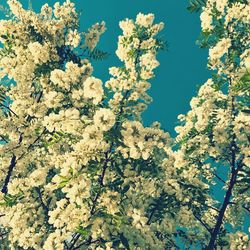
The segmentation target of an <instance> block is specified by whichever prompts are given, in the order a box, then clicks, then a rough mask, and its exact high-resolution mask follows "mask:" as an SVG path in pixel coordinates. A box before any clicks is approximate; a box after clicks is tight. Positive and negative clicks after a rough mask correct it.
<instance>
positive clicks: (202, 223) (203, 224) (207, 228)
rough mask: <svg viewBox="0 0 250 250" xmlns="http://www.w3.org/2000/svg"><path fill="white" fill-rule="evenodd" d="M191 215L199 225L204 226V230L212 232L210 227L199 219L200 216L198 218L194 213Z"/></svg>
mask: <svg viewBox="0 0 250 250" xmlns="http://www.w3.org/2000/svg"><path fill="white" fill-rule="evenodd" d="M193 216H194V217H195V218H196V219H197V220H198V221H199V222H200V223H201V225H202V226H203V227H205V228H206V230H207V231H208V232H209V233H210V234H211V233H212V229H211V228H209V227H208V226H207V225H206V224H205V223H204V222H203V221H202V220H201V218H199V217H198V216H197V215H195V214H194V213H193Z"/></svg>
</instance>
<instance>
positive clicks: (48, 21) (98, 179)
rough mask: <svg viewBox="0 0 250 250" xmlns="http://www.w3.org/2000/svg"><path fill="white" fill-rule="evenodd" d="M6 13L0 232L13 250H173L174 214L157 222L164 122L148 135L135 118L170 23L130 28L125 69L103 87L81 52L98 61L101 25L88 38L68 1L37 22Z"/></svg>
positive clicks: (15, 8) (148, 21) (14, 7)
mask: <svg viewBox="0 0 250 250" xmlns="http://www.w3.org/2000/svg"><path fill="white" fill-rule="evenodd" d="M8 4H9V8H10V11H11V15H10V16H11V19H9V20H2V21H1V24H0V37H1V42H2V44H3V47H2V48H1V50H0V55H1V56H0V72H1V78H2V81H3V82H6V81H7V84H4V83H3V84H2V85H1V98H2V96H3V97H5V99H1V127H0V136H1V141H2V143H1V145H0V155H1V163H0V171H1V182H0V183H1V186H2V189H1V191H2V192H1V197H0V199H1V207H0V211H1V217H0V224H1V228H2V229H4V230H5V231H6V233H7V234H6V235H7V236H5V240H6V241H7V244H8V246H9V247H10V249H17V248H18V249H19V248H21V249H46V250H52V249H58V250H60V249H77V248H79V247H80V246H82V245H86V246H89V247H90V248H91V249H117V247H119V248H124V247H125V248H128V247H130V248H134V247H136V248H138V249H139V248H140V249H145V248H150V249H151V248H152V249H154V248H155V249H156V248H158V246H161V247H164V246H167V245H170V246H172V245H173V241H172V237H171V234H172V232H173V231H174V230H175V227H174V226H171V227H169V226H167V225H168V224H169V219H170V217H171V216H170V214H167V213H166V214H165V215H162V216H161V219H160V220H158V219H157V217H155V216H158V214H160V213H161V212H162V210H161V209H159V211H158V210H157V213H156V207H155V206H154V202H155V201H156V200H158V199H160V197H161V195H162V194H163V193H164V190H163V188H162V185H161V183H162V180H163V179H164V174H163V173H164V168H165V166H164V165H162V163H163V159H164V158H165V157H166V156H167V152H168V150H169V145H170V138H169V135H168V134H167V133H165V132H164V131H162V130H161V129H160V126H159V124H153V125H152V126H151V127H148V128H146V127H144V126H143V124H142V123H141V122H140V121H139V120H138V119H139V118H140V114H141V112H142V111H143V110H144V109H145V107H146V103H148V102H149V101H150V100H151V98H150V97H149V96H148V95H147V93H146V91H147V90H148V89H149V88H150V83H149V82H148V81H149V80H150V79H151V78H152V77H153V76H154V73H153V70H154V69H155V68H156V67H157V66H158V65H159V63H158V61H157V60H156V55H157V52H158V50H159V49H160V48H161V46H162V43H161V42H160V40H159V39H158V38H157V37H156V36H157V34H158V32H159V31H160V30H161V29H162V28H163V24H162V23H160V24H153V22H154V15H153V14H148V15H144V14H142V13H140V14H139V15H138V16H137V19H136V21H135V22H134V21H133V20H128V19H127V20H125V21H122V22H121V23H120V26H121V28H122V30H123V35H122V36H120V37H119V43H118V50H117V55H118V57H119V58H120V59H121V61H122V62H123V63H124V65H123V66H121V67H112V68H110V73H111V75H112V78H110V80H108V81H107V82H106V83H105V84H103V82H102V81H101V80H100V79H98V78H96V77H94V76H93V75H92V73H93V67H92V65H91V62H90V60H88V59H87V56H86V57H85V56H84V52H86V51H88V54H87V55H90V53H91V52H92V51H94V49H95V48H96V46H97V43H98V41H99V39H100V35H101V34H102V33H103V32H104V31H105V23H104V22H101V23H97V24H95V25H93V26H92V27H91V28H90V29H88V30H87V31H86V32H84V33H81V32H80V31H79V23H78V14H77V11H76V10H75V7H74V4H73V3H72V2H70V1H69V0H67V1H66V2H64V3H63V4H60V3H56V4H55V5H54V8H51V7H49V6H48V5H47V4H46V5H44V6H43V7H42V8H41V12H40V13H38V14H36V13H35V12H34V11H32V10H25V9H23V7H22V5H21V4H20V2H18V1H16V0H9V1H8ZM80 51H82V53H81V52H80ZM79 54H82V55H81V56H79ZM7 78H8V79H7ZM157 209H158V208H157ZM177 215H178V211H177ZM161 231H164V232H165V233H166V234H167V235H169V237H170V238H169V237H165V238H164V240H163V239H162V236H161V234H159V232H161Z"/></svg>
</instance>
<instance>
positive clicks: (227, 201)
mask: <svg viewBox="0 0 250 250" xmlns="http://www.w3.org/2000/svg"><path fill="white" fill-rule="evenodd" d="M234 101H235V98H234V97H233V96H232V98H231V105H232V112H231V113H232V119H234V117H235V104H234ZM232 130H233V129H232ZM235 139H236V135H235V134H234V133H233V136H232V140H231V144H230V149H231V177H230V182H229V185H228V189H227V191H226V194H225V197H224V201H223V204H222V206H221V208H220V212H219V214H218V217H217V221H216V223H215V226H214V228H213V230H212V234H211V238H210V240H209V243H208V246H207V247H206V249H207V250H211V249H214V248H215V242H216V240H217V237H218V234H219V232H220V230H221V226H222V223H223V219H224V215H225V212H226V209H227V207H228V205H229V204H230V199H231V197H232V193H233V188H234V185H235V183H236V180H237V174H238V172H239V171H240V169H241V168H242V166H243V165H242V164H241V165H238V164H237V161H236V149H237V145H236V140H235ZM236 166H237V168H236Z"/></svg>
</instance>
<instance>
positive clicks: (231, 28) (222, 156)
mask: <svg viewBox="0 0 250 250" xmlns="http://www.w3.org/2000/svg"><path fill="white" fill-rule="evenodd" d="M249 17H250V3H249V1H228V0H225V1H224V0H223V1H222V0H208V1H206V6H205V7H203V9H202V13H201V22H202V34H201V38H200V40H199V44H200V45H201V46H202V47H207V48H209V63H208V67H209V68H210V69H212V70H215V73H214V74H213V77H212V78H211V79H209V80H208V81H207V82H206V83H205V84H203V85H202V86H201V87H200V89H199V92H198V95H197V96H196V97H194V98H192V100H191V103H190V106H191V110H190V111H189V112H188V113H187V114H186V115H180V116H179V121H180V126H177V127H176V132H177V133H178V136H177V138H176V140H177V143H178V144H179V147H178V151H177V152H176V153H175V155H176V156H175V163H174V165H175V166H176V167H177V168H181V169H183V170H182V171H183V172H182V173H185V178H188V179H189V180H192V185H193V187H192V190H193V191H192V192H191V193H190V194H187V199H189V200H190V199H192V204H190V205H189V207H190V208H189V209H191V210H193V211H196V216H197V218H199V220H200V223H201V224H202V225H203V226H204V229H205V233H206V234H207V236H204V238H207V239H209V240H208V242H207V243H205V246H207V248H206V249H217V247H218V248H219V247H225V248H226V249H248V248H249V246H250V242H249V239H248V236H247V235H246V234H245V233H244V232H240V231H239V230H243V229H242V228H243V227H240V225H244V223H247V222H244V219H243V218H244V216H246V214H247V213H249V208H250V199H249V174H250V172H249V167H250V161H249V159H250V147H249V134H250V116H249V106H250V103H249V100H250V99H249V97H250V85H249V76H250V74H249V59H250V55H249V46H250V37H249V28H250V19H249ZM198 176H200V178H198V180H197V181H194V180H195V179H196V178H197V177H198ZM186 183H187V182H186ZM218 183H219V184H218ZM213 186H215V189H214V188H213ZM223 186H224V187H223ZM219 187H223V192H225V194H224V198H223V199H222V200H221V198H220V197H218V196H217V195H214V197H213V199H212V200H211V196H210V197H207V194H208V192H207V191H206V190H207V189H208V188H210V191H209V192H210V193H211V191H213V190H216V189H218V188H219ZM198 189H200V190H203V192H202V193H197V194H196V196H194V194H195V190H198ZM224 190H225V191H224ZM199 203H202V204H199ZM230 227H231V229H229V228H230ZM240 228H241V229H240ZM249 229H250V228H249ZM249 229H248V230H249ZM190 233H191V234H192V232H190ZM190 238H192V235H190Z"/></svg>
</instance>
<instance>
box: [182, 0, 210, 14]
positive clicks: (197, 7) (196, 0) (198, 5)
mask: <svg viewBox="0 0 250 250" xmlns="http://www.w3.org/2000/svg"><path fill="white" fill-rule="evenodd" d="M204 6H206V0H190V5H189V6H188V7H187V9H188V11H189V12H191V13H193V12H199V11H201V9H202V7H204Z"/></svg>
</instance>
